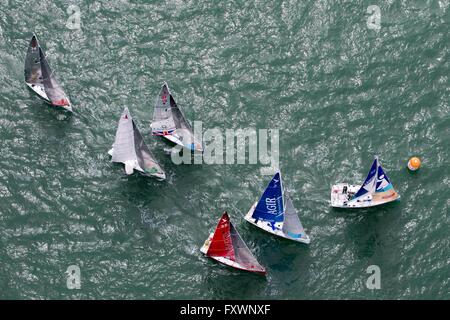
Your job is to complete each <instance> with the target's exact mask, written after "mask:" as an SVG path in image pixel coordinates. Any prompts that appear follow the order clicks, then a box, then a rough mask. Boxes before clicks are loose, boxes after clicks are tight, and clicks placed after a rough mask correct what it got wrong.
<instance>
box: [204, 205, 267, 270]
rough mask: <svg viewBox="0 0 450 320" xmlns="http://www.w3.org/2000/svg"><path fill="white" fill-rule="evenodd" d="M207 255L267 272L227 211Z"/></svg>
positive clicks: (245, 268)
mask: <svg viewBox="0 0 450 320" xmlns="http://www.w3.org/2000/svg"><path fill="white" fill-rule="evenodd" d="M206 255H207V256H209V257H212V258H217V257H222V258H226V259H228V260H230V261H234V262H236V263H238V265H239V268H241V269H244V270H248V271H254V272H262V273H264V272H265V270H264V268H263V267H262V266H261V265H260V264H259V263H258V260H256V258H255V257H254V256H253V254H252V253H251V252H250V249H249V248H248V247H247V245H246V244H245V242H244V241H243V240H242V238H241V236H240V235H239V233H238V232H237V230H236V228H235V227H234V226H233V224H232V223H231V221H230V217H229V216H228V213H227V212H225V213H224V214H223V215H222V217H221V218H220V220H219V223H218V224H217V227H216V230H215V231H214V235H213V237H212V239H211V244H210V245H209V248H208V250H207V251H206Z"/></svg>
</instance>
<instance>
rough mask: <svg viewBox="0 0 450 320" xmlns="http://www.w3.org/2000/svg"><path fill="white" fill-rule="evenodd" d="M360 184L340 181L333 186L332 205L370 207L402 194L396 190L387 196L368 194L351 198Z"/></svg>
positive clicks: (394, 198) (396, 198)
mask: <svg viewBox="0 0 450 320" xmlns="http://www.w3.org/2000/svg"><path fill="white" fill-rule="evenodd" d="M359 188H360V186H356V185H352V184H348V183H339V184H336V185H334V186H332V187H331V206H332V207H334V208H369V207H375V206H379V205H382V204H386V203H389V202H392V201H396V200H399V199H400V195H399V194H398V193H396V192H393V193H391V195H388V196H385V197H376V196H373V195H372V194H367V195H366V196H364V197H361V198H358V199H357V200H350V199H351V198H352V197H353V195H354V194H355V193H356V192H358V190H359Z"/></svg>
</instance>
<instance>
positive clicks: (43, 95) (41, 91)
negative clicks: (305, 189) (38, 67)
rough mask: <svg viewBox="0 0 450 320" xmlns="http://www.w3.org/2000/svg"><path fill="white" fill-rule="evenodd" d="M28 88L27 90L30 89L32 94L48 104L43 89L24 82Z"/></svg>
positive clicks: (48, 101) (48, 100)
mask: <svg viewBox="0 0 450 320" xmlns="http://www.w3.org/2000/svg"><path fill="white" fill-rule="evenodd" d="M25 83H26V84H27V86H28V88H30V89H31V90H32V91H33V92H34V93H36V94H37V95H38V96H39V97H40V98H41V99H44V100H45V102H47V103H50V99H49V98H48V97H47V94H46V93H45V90H44V87H41V86H38V85H35V84H31V83H28V82H25Z"/></svg>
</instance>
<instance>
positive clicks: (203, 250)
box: [200, 233, 214, 254]
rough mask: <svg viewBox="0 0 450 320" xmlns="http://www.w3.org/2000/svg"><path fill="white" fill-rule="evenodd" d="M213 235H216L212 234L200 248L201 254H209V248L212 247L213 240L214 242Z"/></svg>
mask: <svg viewBox="0 0 450 320" xmlns="http://www.w3.org/2000/svg"><path fill="white" fill-rule="evenodd" d="M213 235H214V233H211V234H210V235H209V237H208V239H206V240H205V243H204V244H203V246H202V247H201V248H200V252H201V253H203V254H206V253H207V252H208V249H209V246H210V245H211V240H212V237H213Z"/></svg>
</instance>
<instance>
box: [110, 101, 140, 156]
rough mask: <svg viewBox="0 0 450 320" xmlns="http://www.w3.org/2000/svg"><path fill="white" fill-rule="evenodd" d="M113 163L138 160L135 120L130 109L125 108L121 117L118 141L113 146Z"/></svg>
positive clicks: (117, 134)
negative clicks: (135, 141) (135, 142)
mask: <svg viewBox="0 0 450 320" xmlns="http://www.w3.org/2000/svg"><path fill="white" fill-rule="evenodd" d="M113 149H114V152H113V155H112V161H113V162H122V163H124V162H126V161H133V160H137V155H136V148H135V145H134V130H133V119H132V118H131V115H130V112H129V111H128V108H127V107H125V108H124V110H123V112H122V115H121V116H120V120H119V126H118V127H117V131H116V139H115V141H114V145H113Z"/></svg>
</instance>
